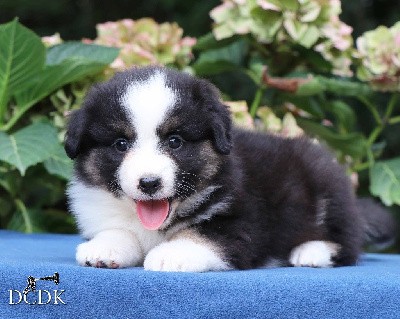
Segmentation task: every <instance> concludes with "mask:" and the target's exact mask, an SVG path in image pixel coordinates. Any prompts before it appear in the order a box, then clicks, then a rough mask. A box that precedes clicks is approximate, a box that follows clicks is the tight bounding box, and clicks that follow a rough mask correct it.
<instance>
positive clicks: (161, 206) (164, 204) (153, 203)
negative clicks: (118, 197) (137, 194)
mask: <svg viewBox="0 0 400 319" xmlns="http://www.w3.org/2000/svg"><path fill="white" fill-rule="evenodd" d="M136 205H137V206H136V209H137V213H138V216H139V219H140V221H141V222H142V224H143V226H144V227H145V228H146V229H149V230H156V229H158V228H160V227H161V225H162V223H163V222H164V221H165V219H166V218H167V216H168V212H169V202H168V200H166V199H164V200H149V201H138V202H137V204H136Z"/></svg>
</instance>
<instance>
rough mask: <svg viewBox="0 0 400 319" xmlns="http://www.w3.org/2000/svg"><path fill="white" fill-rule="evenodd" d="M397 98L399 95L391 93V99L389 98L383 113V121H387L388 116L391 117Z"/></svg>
mask: <svg viewBox="0 0 400 319" xmlns="http://www.w3.org/2000/svg"><path fill="white" fill-rule="evenodd" d="M398 97H399V95H398V94H397V93H393V95H392V97H391V98H390V100H389V103H388V105H387V108H386V112H385V121H388V120H389V118H390V116H391V115H392V113H393V109H394V107H395V105H396V102H397V99H398Z"/></svg>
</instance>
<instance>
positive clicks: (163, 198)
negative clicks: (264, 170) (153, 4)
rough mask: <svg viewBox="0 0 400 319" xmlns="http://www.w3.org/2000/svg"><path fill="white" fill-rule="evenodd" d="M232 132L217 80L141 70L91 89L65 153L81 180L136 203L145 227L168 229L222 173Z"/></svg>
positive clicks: (76, 114) (73, 122)
mask: <svg viewBox="0 0 400 319" xmlns="http://www.w3.org/2000/svg"><path fill="white" fill-rule="evenodd" d="M230 129H231V120H230V115H229V112H228V110H227V108H226V107H225V106H224V105H222V104H221V102H220V98H219V94H218V91H217V90H216V89H215V87H214V86H213V85H211V84H210V83H209V82H207V81H205V80H200V79H197V78H194V77H192V76H190V75H188V74H183V73H179V72H177V71H172V70H168V69H165V68H160V67H146V68H136V69H132V70H130V71H126V72H123V73H119V74H117V75H116V76H115V77H114V78H112V79H111V80H109V81H108V82H105V83H103V84H100V85H97V86H95V87H93V88H92V89H91V90H90V92H89V93H88V95H87V97H86V99H85V102H84V104H83V106H82V108H81V109H80V110H78V111H75V112H74V113H73V114H72V116H71V119H70V123H69V126H68V132H67V138H66V143H65V150H66V152H67V154H68V156H69V157H70V158H72V159H76V166H75V170H76V175H77V177H78V178H79V179H80V180H82V181H83V182H85V183H86V184H89V185H92V186H95V187H100V188H104V189H107V190H109V191H111V192H113V193H114V194H115V196H126V197H128V198H130V199H131V200H133V201H134V202H135V203H136V205H137V213H138V215H139V218H140V220H141V222H142V224H143V225H144V227H146V228H148V229H160V228H163V227H164V226H165V224H166V220H167V219H168V220H169V221H170V220H173V217H174V216H173V215H174V213H175V210H176V208H177V207H179V205H180V203H181V202H183V201H185V200H186V199H187V198H188V197H190V196H191V195H193V194H194V193H195V192H198V191H200V189H201V188H204V187H206V186H207V185H209V184H210V181H211V180H212V179H213V178H214V177H215V176H216V174H218V171H219V168H220V166H221V163H222V162H223V161H224V156H225V155H227V154H229V151H230V148H231V137H230ZM168 217H169V218H168Z"/></svg>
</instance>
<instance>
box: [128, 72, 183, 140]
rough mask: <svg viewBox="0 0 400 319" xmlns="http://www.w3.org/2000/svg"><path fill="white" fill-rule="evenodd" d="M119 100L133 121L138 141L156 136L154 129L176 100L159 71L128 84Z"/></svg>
mask: <svg viewBox="0 0 400 319" xmlns="http://www.w3.org/2000/svg"><path fill="white" fill-rule="evenodd" d="M121 102H122V105H123V106H124V107H125V109H126V111H127V113H128V115H129V116H130V118H131V120H132V121H133V124H134V127H135V130H136V134H137V138H138V140H137V141H138V142H140V141H141V140H144V139H146V138H149V137H153V138H155V137H156V129H157V127H158V126H159V125H160V124H161V123H162V121H163V120H164V119H165V117H166V115H167V113H168V110H169V109H170V108H171V107H172V106H173V105H174V103H175V102H176V95H175V92H174V91H173V90H172V89H171V88H169V87H167V85H166V83H165V78H164V74H163V73H161V72H160V71H159V72H157V73H155V74H153V75H152V76H151V77H150V78H148V79H147V80H146V81H144V82H133V83H132V84H130V85H129V86H128V88H127V89H126V91H125V94H124V95H123V96H122V101H121Z"/></svg>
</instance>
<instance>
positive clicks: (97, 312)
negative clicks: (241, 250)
mask: <svg viewBox="0 0 400 319" xmlns="http://www.w3.org/2000/svg"><path fill="white" fill-rule="evenodd" d="M80 241H81V240H80V238H79V237H78V236H74V235H50V234H34V235H24V234H19V233H15V232H9V231H0V262H1V263H0V282H1V293H0V317H1V318H89V317H90V318H174V319H178V318H241V319H242V318H302V319H305V318H340V319H344V318H362V319H365V318H380V319H390V318H396V319H398V318H400V302H399V300H400V256H397V255H379V254H368V255H365V256H364V257H363V258H362V260H361V261H360V263H359V265H358V266H355V267H342V268H334V269H311V268H275V269H258V270H250V271H229V272H214V273H204V274H198V273H161V272H147V271H144V270H143V269H142V268H130V269H116V270H113V269H112V270H110V269H95V268H89V267H79V266H78V265H77V264H76V263H75V259H74V255H75V247H76V245H77V244H78V243H79V242H80ZM54 272H58V273H59V274H60V283H59V285H58V286H57V285H55V284H54V283H53V282H50V281H39V282H37V287H36V288H37V289H39V290H40V289H41V290H48V291H50V290H54V289H59V290H61V289H63V290H65V292H64V293H63V294H62V296H61V298H62V300H63V301H64V302H65V303H66V305H63V304H58V305H55V304H53V303H52V302H50V303H49V304H45V305H37V304H36V305H28V304H25V303H24V302H21V303H20V304H15V305H9V290H10V289H11V290H19V291H23V289H24V288H25V286H26V279H27V277H28V276H34V277H43V276H48V275H52V274H54ZM30 296H31V297H30V298H32V297H35V296H36V295H35V294H33V295H30ZM15 298H16V299H18V298H17V297H15ZM28 300H29V298H28ZM14 302H16V300H14ZM32 302H33V301H32Z"/></svg>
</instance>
